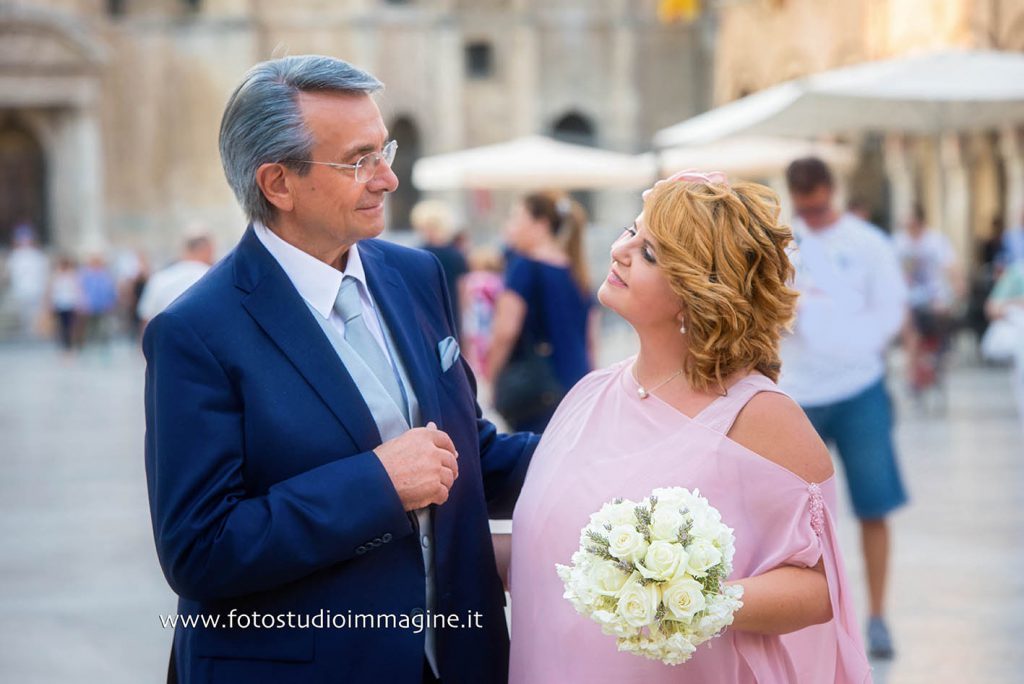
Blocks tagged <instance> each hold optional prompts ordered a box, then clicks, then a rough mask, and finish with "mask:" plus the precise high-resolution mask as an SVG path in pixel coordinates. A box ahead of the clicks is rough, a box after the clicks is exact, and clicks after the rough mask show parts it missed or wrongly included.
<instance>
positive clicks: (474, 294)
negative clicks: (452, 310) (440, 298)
mask: <svg viewBox="0 0 1024 684" xmlns="http://www.w3.org/2000/svg"><path fill="white" fill-rule="evenodd" d="M504 268H505V264H504V261H503V259H502V256H501V252H500V251H498V250H497V249H495V248H493V247H477V248H476V249H474V250H473V251H472V252H470V254H469V273H467V274H466V277H465V278H463V280H462V301H463V317H462V321H463V326H462V340H463V344H462V347H463V350H462V353H463V355H464V356H465V357H466V360H467V361H469V365H470V366H471V367H472V368H473V372H474V373H476V375H477V377H481V378H484V379H485V380H490V379H491V378H490V376H488V374H487V354H488V352H489V351H490V348H491V336H492V330H493V324H494V309H495V306H497V303H498V296H499V295H500V294H501V292H502V290H503V289H504V279H503V277H502V276H503V272H504Z"/></svg>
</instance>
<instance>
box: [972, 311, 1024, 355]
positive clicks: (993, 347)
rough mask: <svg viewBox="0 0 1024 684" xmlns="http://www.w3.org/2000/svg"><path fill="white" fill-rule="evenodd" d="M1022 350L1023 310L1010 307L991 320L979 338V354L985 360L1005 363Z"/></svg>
mask: <svg viewBox="0 0 1024 684" xmlns="http://www.w3.org/2000/svg"><path fill="white" fill-rule="evenodd" d="M1022 352H1024V312H1021V311H1018V310H1016V309H1011V310H1010V311H1009V312H1008V313H1007V315H1006V316H1005V317H1003V318H999V319H996V320H994V321H992V322H991V323H990V324H989V326H988V329H987V330H986V331H985V335H984V336H983V337H982V338H981V356H982V358H984V359H985V360H986V361H992V362H995V363H1005V362H1007V361H1013V360H1014V359H1015V358H1016V356H1017V355H1018V354H1021V353H1022Z"/></svg>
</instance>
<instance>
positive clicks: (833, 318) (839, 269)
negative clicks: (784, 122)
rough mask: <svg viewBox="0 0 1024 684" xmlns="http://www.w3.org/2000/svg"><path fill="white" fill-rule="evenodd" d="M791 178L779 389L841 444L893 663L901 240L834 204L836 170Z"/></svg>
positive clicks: (802, 163) (793, 171) (874, 606)
mask: <svg viewBox="0 0 1024 684" xmlns="http://www.w3.org/2000/svg"><path fill="white" fill-rule="evenodd" d="M786 181H787V184H788V186H789V192H790V194H791V196H792V200H793V209H794V212H795V214H796V217H795V218H794V221H793V233H794V237H795V239H796V243H797V251H796V253H795V254H794V265H795V266H796V280H795V285H796V288H797V289H798V290H799V291H800V303H799V307H798V312H797V317H796V323H795V327H794V331H793V334H792V335H790V336H788V337H787V338H786V339H785V340H784V342H783V346H782V359H783V365H782V378H781V381H780V386H781V387H782V389H784V390H785V391H786V392H788V393H789V394H790V395H791V396H792V397H793V398H794V399H796V400H797V401H798V402H799V403H800V405H801V406H803V408H804V411H806V413H807V416H808V418H810V419H811V422H812V423H813V424H814V427H815V428H816V429H817V430H818V433H819V434H820V435H821V437H822V439H824V440H825V441H826V442H828V443H831V444H832V445H834V446H835V448H836V450H837V451H838V452H839V457H840V459H841V461H842V463H843V467H844V469H845V472H846V480H847V485H848V487H849V490H850V498H851V500H852V502H853V508H854V512H855V513H856V515H857V518H858V519H859V521H860V527H861V537H862V543H863V549H864V559H865V566H866V570H867V582H868V593H869V599H870V618H869V621H868V649H869V652H870V653H871V655H873V656H875V657H880V658H890V657H892V655H893V653H894V650H893V643H892V638H891V635H890V633H889V629H888V626H887V625H886V622H885V620H884V617H883V609H884V604H885V589H886V576H887V572H888V567H889V547H890V539H889V527H888V524H887V520H886V519H887V516H888V515H889V514H890V513H891V512H892V511H893V510H895V509H896V508H898V507H900V506H902V505H903V504H904V503H905V502H906V500H907V495H906V492H905V491H904V488H903V482H902V479H901V477H900V472H899V467H898V465H897V459H896V450H895V446H894V444H893V435H892V432H893V412H892V404H891V401H890V398H889V394H888V392H887V390H886V386H885V352H886V350H887V348H888V346H889V344H890V343H891V342H892V340H893V338H894V337H895V336H896V335H897V333H898V332H899V331H900V328H901V326H902V325H903V322H904V319H905V316H906V286H905V284H904V281H903V274H902V272H901V271H900V266H899V262H898V260H897V258H896V252H895V250H894V249H893V247H892V243H891V242H890V240H889V239H888V238H887V237H886V235H885V234H884V233H883V232H882V231H881V230H880V229H879V228H877V227H876V226H873V225H871V224H869V223H867V222H865V221H864V220H862V219H860V218H857V217H856V216H853V215H852V214H848V213H839V212H837V211H836V209H835V208H834V205H833V201H834V181H833V178H832V173H831V171H830V170H829V168H828V166H827V165H826V164H825V163H824V162H823V161H821V160H820V159H817V158H814V157H809V158H805V159H798V160H797V161H794V162H793V163H792V164H790V166H789V167H788V168H787V170H786Z"/></svg>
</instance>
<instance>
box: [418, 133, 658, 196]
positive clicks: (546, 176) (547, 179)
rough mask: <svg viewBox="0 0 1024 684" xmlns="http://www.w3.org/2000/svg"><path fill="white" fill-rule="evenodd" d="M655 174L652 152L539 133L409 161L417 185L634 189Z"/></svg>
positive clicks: (433, 187) (432, 187) (440, 187)
mask: <svg viewBox="0 0 1024 684" xmlns="http://www.w3.org/2000/svg"><path fill="white" fill-rule="evenodd" d="M656 173H657V165H656V164H655V161H654V157H653V155H650V154H643V155H630V154H621V153H619V152H611V151H609V150H602V149H598V148H594V147H586V146H584V145H572V144H570V143H564V142H560V141H557V140H552V139H551V138H546V137H544V136H539V135H531V136H526V137H523V138H517V139H515V140H510V141H508V142H504V143H499V144H497V145H487V146H484V147H475V148H471V149H468V150H462V151H459V152H451V153H448V154H439V155H435V156H432V157H423V158H422V159H419V160H418V161H417V162H416V164H415V165H414V166H413V170H412V182H413V185H415V186H416V187H417V188H419V189H420V190H457V189H461V188H483V189H489V190H531V189H537V188H559V189H563V190H597V189H603V188H616V189H623V190H636V189H639V188H645V187H647V186H649V185H650V184H651V182H652V181H653V180H654V178H655V174H656Z"/></svg>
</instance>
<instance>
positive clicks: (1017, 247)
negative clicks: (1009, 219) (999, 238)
mask: <svg viewBox="0 0 1024 684" xmlns="http://www.w3.org/2000/svg"><path fill="white" fill-rule="evenodd" d="M1002 256H1003V261H1004V263H1005V264H1012V263H1016V262H1019V261H1024V213H1022V214H1021V216H1020V219H1019V222H1018V223H1016V224H1015V225H1013V226H1011V227H1010V228H1008V229H1007V230H1006V232H1004V233H1003V251H1002Z"/></svg>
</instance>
